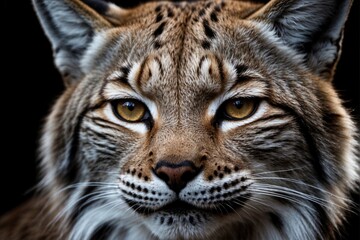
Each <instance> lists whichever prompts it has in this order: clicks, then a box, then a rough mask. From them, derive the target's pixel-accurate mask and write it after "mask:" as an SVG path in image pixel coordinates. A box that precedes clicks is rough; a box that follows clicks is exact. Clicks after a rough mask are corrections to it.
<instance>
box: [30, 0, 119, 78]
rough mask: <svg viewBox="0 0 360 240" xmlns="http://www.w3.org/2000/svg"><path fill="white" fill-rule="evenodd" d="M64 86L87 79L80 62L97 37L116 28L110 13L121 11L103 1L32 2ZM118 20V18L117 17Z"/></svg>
mask: <svg viewBox="0 0 360 240" xmlns="http://www.w3.org/2000/svg"><path fill="white" fill-rule="evenodd" d="M33 4H34V7H35V10H36V13H37V15H38V17H39V19H40V22H41V24H42V26H43V28H44V31H45V33H46V35H47V37H48V38H49V40H50V42H51V44H52V48H53V52H54V59H55V65H56V67H57V68H58V69H59V71H60V73H61V75H62V76H63V79H64V82H65V85H72V84H74V83H77V82H78V81H79V80H80V79H82V78H83V77H84V74H85V73H84V72H83V69H81V66H80V61H81V59H82V57H83V56H84V53H85V51H86V50H87V48H88V47H89V45H90V44H91V42H92V41H93V39H94V37H95V35H96V34H98V33H99V32H101V31H103V30H106V29H109V28H111V27H113V25H112V23H111V22H110V21H108V20H107V18H111V17H112V16H111V15H110V14H109V13H113V12H116V13H118V12H121V10H120V8H118V7H116V6H115V5H113V4H109V3H107V2H105V1H101V0H84V1H80V0H33ZM117 17H118V16H117Z"/></svg>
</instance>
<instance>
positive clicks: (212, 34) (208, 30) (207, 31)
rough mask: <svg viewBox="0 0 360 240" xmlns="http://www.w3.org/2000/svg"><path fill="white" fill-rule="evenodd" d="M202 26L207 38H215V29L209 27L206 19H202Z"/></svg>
mask: <svg viewBox="0 0 360 240" xmlns="http://www.w3.org/2000/svg"><path fill="white" fill-rule="evenodd" d="M203 26H204V32H205V35H206V36H207V37H208V38H210V39H213V38H215V36H216V33H215V31H214V30H213V29H212V28H211V27H210V25H209V21H208V20H204V22H203Z"/></svg>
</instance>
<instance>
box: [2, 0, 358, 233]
mask: <svg viewBox="0 0 360 240" xmlns="http://www.w3.org/2000/svg"><path fill="white" fill-rule="evenodd" d="M33 3H34V6H35V9H36V11H37V13H38V16H39V18H40V21H41V23H42V25H43V27H44V30H45V33H46V34H47V36H48V37H49V39H50V41H51V43H52V46H53V50H54V58H55V64H56V66H57V67H58V69H59V71H60V72H61V73H62V75H63V76H64V81H65V83H66V85H67V89H66V91H65V92H64V93H63V95H62V96H61V97H60V98H59V99H58V101H57V103H56V104H55V106H54V108H53V110H52V112H51V114H50V116H49V117H48V120H47V123H46V125H45V127H44V131H43V138H42V142H41V157H42V162H41V170H42V176H43V178H42V181H41V184H40V188H39V194H38V196H37V197H34V199H33V200H32V201H30V202H28V203H27V204H26V205H24V206H22V207H21V208H19V209H18V210H17V211H15V212H13V213H10V214H9V215H8V216H5V217H4V218H3V219H2V220H1V221H0V238H1V239H15V240H16V239H72V240H84V239H85V240H86V239H174V240H176V239H245V240H251V239H254V240H255V239H256V240H258V239H309V240H310V239H335V236H336V234H337V233H338V232H339V231H340V229H341V226H342V224H343V222H344V221H346V219H345V216H346V214H347V213H348V212H350V211H352V203H351V202H350V200H349V195H350V192H351V191H352V190H355V188H356V185H357V184H358V182H359V161H358V158H357V156H356V154H357V152H356V149H357V148H358V146H357V142H356V140H355V137H356V131H357V130H356V129H355V126H354V123H353V122H352V120H351V118H350V116H349V114H348V113H347V112H346V110H345V109H344V107H343V106H342V103H341V100H340V99H339V97H338V95H337V94H336V92H335V90H334V88H333V86H332V83H331V80H332V78H333V74H334V71H335V68H336V63H337V61H338V59H339V55H340V50H341V49H340V46H341V40H342V30H343V26H344V23H345V21H346V17H347V15H348V12H349V9H350V6H351V1H350V0H341V1H340V0H287V1H284V0H272V1H270V2H269V3H268V4H266V5H263V4H258V3H251V2H248V1H220V0H216V1H190V2H150V3H145V4H142V5H140V6H138V7H136V8H133V9H122V8H120V7H118V6H116V5H114V4H111V3H107V2H105V1H99V0H84V1H80V0H59V1H51V0H34V1H33ZM237 98H239V99H244V98H246V99H256V103H258V106H257V108H256V110H255V112H254V113H253V114H252V115H251V116H249V117H248V118H245V119H243V120H238V121H234V120H228V119H227V118H226V117H224V115H222V114H221V111H222V106H223V104H224V102H226V101H228V100H230V99H237ZM119 99H136V100H138V101H141V102H142V103H144V104H145V105H146V107H147V109H148V114H149V116H150V117H149V118H148V119H147V120H146V121H145V120H144V121H142V122H136V123H129V122H126V121H123V120H121V119H119V118H118V117H117V115H116V114H114V111H113V107H112V106H113V104H114V101H116V100H119ZM164 162H165V163H166V164H168V165H169V166H178V165H179V164H180V163H183V162H186V163H187V164H189V166H191V167H192V168H193V169H196V170H197V171H198V173H197V174H196V176H195V175H194V176H193V177H192V178H191V179H188V180H187V182H186V184H185V185H184V186H182V188H181V189H180V190H172V188H171V185H169V183H167V182H166V180H165V178H164V177H162V176H161V175H159V174H157V173H156V169H157V167H158V166H159V164H160V163H164ZM33 219H37V221H33Z"/></svg>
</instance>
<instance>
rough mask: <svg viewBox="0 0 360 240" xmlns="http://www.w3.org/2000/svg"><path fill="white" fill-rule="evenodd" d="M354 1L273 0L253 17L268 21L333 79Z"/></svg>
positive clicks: (310, 63)
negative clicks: (345, 25) (344, 31)
mask: <svg viewBox="0 0 360 240" xmlns="http://www.w3.org/2000/svg"><path fill="white" fill-rule="evenodd" d="M351 4H352V0H272V1H270V2H269V3H268V4H266V5H265V6H264V7H263V8H262V9H260V10H259V11H258V12H256V13H255V14H254V15H252V16H251V17H250V18H251V19H254V20H256V21H261V22H263V23H265V24H267V25H269V26H270V27H271V28H272V29H273V30H274V32H275V33H276V34H277V36H278V37H280V39H281V40H282V41H283V42H284V43H285V44H286V45H288V46H289V47H291V48H293V49H294V50H295V51H297V53H299V54H300V55H302V56H303V58H304V61H305V63H306V64H307V66H308V67H310V68H311V69H312V70H313V71H314V72H315V73H316V74H318V75H319V76H321V77H323V78H325V79H329V80H331V79H332V78H333V74H334V70H335V68H336V64H337V62H338V60H339V56H340V51H341V42H342V35H343V28H344V24H345V21H346V19H347V16H348V14H349V11H350V7H351Z"/></svg>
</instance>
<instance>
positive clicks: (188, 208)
mask: <svg viewBox="0 0 360 240" xmlns="http://www.w3.org/2000/svg"><path fill="white" fill-rule="evenodd" d="M249 198H250V195H243V196H240V197H238V198H236V199H232V200H231V201H216V202H211V203H210V204H207V205H204V206H200V207H199V206H195V205H192V204H189V203H187V202H185V201H182V200H180V199H177V200H175V201H173V202H171V203H169V204H167V205H165V206H163V207H161V208H159V209H156V210H154V209H151V208H147V207H143V206H141V205H140V204H139V203H137V202H134V201H131V200H126V202H127V204H128V205H129V206H130V207H131V208H132V209H133V210H134V211H135V212H137V213H139V214H142V215H150V214H153V213H156V212H166V213H168V214H176V215H182V214H188V213H189V212H206V213H210V214H216V215H226V214H229V213H233V212H236V210H238V209H239V208H242V207H243V206H244V205H245V203H246V202H247V200H248V199H249Z"/></svg>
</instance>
